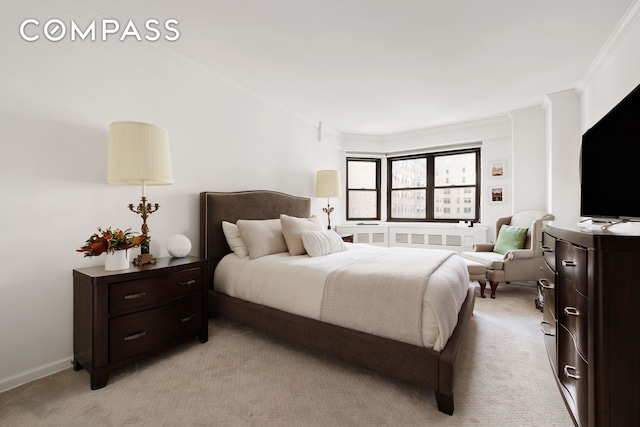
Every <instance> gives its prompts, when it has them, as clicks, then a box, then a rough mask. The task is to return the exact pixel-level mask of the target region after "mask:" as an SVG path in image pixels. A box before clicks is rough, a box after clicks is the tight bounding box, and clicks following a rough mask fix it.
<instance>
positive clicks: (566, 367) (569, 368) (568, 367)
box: [563, 365, 580, 380]
mask: <svg viewBox="0 0 640 427" xmlns="http://www.w3.org/2000/svg"><path fill="white" fill-rule="evenodd" d="M569 370H571V371H572V372H576V367H575V366H571V365H564V369H563V371H564V375H565V376H566V377H567V378H573V379H574V380H579V379H580V375H577V374H575V373H573V374H571V373H569Z"/></svg>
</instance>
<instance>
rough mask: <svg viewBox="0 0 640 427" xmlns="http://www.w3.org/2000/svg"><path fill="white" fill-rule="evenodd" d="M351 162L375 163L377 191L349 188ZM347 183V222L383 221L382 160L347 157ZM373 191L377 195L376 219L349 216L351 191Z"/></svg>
mask: <svg viewBox="0 0 640 427" xmlns="http://www.w3.org/2000/svg"><path fill="white" fill-rule="evenodd" d="M349 162H370V163H375V165H376V185H375V189H368V188H349ZM346 176H347V179H346V183H345V187H346V192H347V211H346V215H345V216H346V218H347V221H380V220H381V213H382V207H381V203H382V159H380V158H372V157H347V164H346ZM352 190H353V191H373V192H375V193H376V216H375V217H363V218H360V217H351V216H349V212H350V209H349V203H350V197H349V193H350V191H352Z"/></svg>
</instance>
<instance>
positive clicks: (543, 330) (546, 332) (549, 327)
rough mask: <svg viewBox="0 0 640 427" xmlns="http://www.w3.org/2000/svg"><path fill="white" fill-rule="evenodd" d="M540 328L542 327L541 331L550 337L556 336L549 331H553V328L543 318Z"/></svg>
mask: <svg viewBox="0 0 640 427" xmlns="http://www.w3.org/2000/svg"><path fill="white" fill-rule="evenodd" d="M545 326H546V328H545ZM540 329H542V333H543V334H545V335H548V336H550V337H555V336H556V334H554V333H553V332H551V331H553V328H552V327H551V323H549V322H546V321H544V320H543V321H542V322H540Z"/></svg>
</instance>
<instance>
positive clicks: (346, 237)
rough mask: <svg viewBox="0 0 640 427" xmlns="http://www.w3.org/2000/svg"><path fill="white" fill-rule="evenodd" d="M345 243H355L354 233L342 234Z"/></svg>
mask: <svg viewBox="0 0 640 427" xmlns="http://www.w3.org/2000/svg"><path fill="white" fill-rule="evenodd" d="M340 237H341V238H342V241H343V242H347V243H353V233H342V234H340Z"/></svg>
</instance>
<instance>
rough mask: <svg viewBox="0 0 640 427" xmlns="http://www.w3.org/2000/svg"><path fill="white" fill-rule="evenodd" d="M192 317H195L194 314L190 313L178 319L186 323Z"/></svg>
mask: <svg viewBox="0 0 640 427" xmlns="http://www.w3.org/2000/svg"><path fill="white" fill-rule="evenodd" d="M194 317H196V315H195V314H192V315H190V316H187V317H183V318H182V319H180V321H181V322H182V323H187V322H188V321H189V320H191V319H193V318H194Z"/></svg>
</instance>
